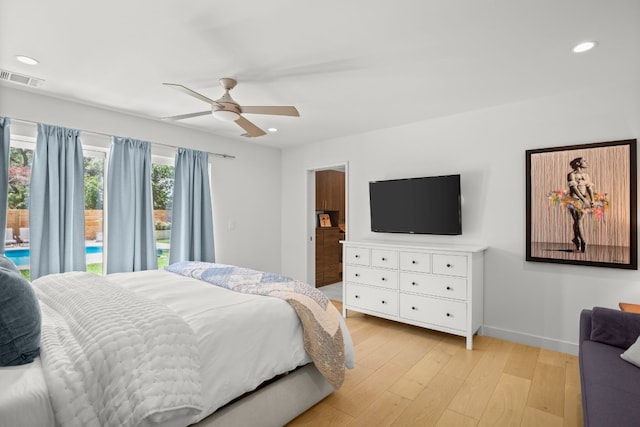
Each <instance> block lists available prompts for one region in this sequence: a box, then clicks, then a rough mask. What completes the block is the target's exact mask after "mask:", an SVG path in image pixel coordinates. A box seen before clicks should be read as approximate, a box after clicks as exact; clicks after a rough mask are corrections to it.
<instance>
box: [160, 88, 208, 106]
mask: <svg viewBox="0 0 640 427" xmlns="http://www.w3.org/2000/svg"><path fill="white" fill-rule="evenodd" d="M162 84H163V85H165V86H171V87H173V88H175V89H178V90H179V91H180V92H183V93H186V94H187V95H191V96H193V97H195V98H198V99H199V100H201V101H204V102H208V103H209V104H215V105H218V103H217V102H216V101H214V100H213V99H211V98H207V97H206V96H204V95H202V94H200V93H198V92H196V91H194V90H191V89H189V88H188V87H186V86H182V85H179V84H176V83H162Z"/></svg>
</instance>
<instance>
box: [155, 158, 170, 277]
mask: <svg viewBox="0 0 640 427" xmlns="http://www.w3.org/2000/svg"><path fill="white" fill-rule="evenodd" d="M174 176H175V168H174V160H173V159H171V158H168V157H160V156H153V160H152V164H151V190H152V192H153V222H154V226H155V238H156V249H157V254H158V268H162V267H166V266H167V265H169V248H170V246H171V209H172V207H173V179H174Z"/></svg>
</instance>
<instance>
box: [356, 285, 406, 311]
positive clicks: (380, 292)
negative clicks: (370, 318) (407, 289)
mask: <svg viewBox="0 0 640 427" xmlns="http://www.w3.org/2000/svg"><path fill="white" fill-rule="evenodd" d="M346 286H347V288H346V294H347V295H346V298H347V305H348V306H353V307H357V308H362V309H364V310H371V311H377V312H378V313H384V314H388V315H391V316H397V315H398V293H397V292H395V291H390V290H387V289H380V288H370V287H367V286H360V285H354V284H351V283H349V284H347V285H346Z"/></svg>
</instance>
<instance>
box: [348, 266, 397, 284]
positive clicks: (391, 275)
mask: <svg viewBox="0 0 640 427" xmlns="http://www.w3.org/2000/svg"><path fill="white" fill-rule="evenodd" d="M344 280H345V281H346V282H355V283H362V284H365V285H371V286H381V287H383V288H388V289H398V271H397V270H384V269H381V268H371V267H364V266H357V265H349V266H347V271H346V274H345V277H344Z"/></svg>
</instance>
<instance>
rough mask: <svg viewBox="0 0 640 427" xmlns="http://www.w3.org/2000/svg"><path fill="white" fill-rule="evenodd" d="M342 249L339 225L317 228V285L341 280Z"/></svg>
mask: <svg viewBox="0 0 640 427" xmlns="http://www.w3.org/2000/svg"><path fill="white" fill-rule="evenodd" d="M341 249H342V248H341V247H340V230H339V229H338V227H318V228H316V286H323V285H329V284H332V283H336V282H339V281H340V280H341V271H340V262H341V258H342V251H341Z"/></svg>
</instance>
